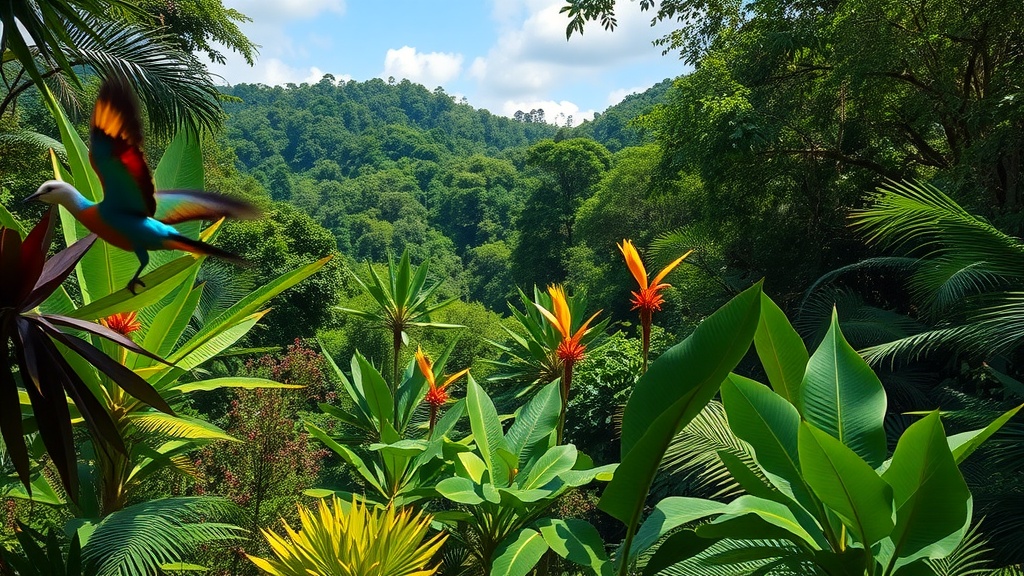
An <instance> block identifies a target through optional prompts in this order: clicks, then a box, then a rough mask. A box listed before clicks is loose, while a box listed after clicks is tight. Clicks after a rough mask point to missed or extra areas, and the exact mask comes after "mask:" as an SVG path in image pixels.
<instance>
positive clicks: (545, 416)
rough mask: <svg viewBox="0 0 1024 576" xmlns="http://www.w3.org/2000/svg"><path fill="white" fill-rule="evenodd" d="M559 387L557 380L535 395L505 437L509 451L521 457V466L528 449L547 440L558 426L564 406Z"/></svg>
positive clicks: (521, 409)
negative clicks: (561, 409) (560, 411)
mask: <svg viewBox="0 0 1024 576" xmlns="http://www.w3.org/2000/svg"><path fill="white" fill-rule="evenodd" d="M558 387H559V382H558V381H557V380H556V381H554V382H551V383H549V384H548V385H546V386H544V387H543V388H541V389H540V391H539V392H537V393H536V394H534V395H533V398H531V399H530V401H529V402H527V403H526V404H525V405H524V406H523V407H522V408H520V409H519V414H518V415H517V416H516V421H515V422H514V423H513V424H512V426H511V427H510V428H509V429H508V434H506V435H505V442H506V443H507V444H508V450H509V452H511V453H513V454H515V455H517V456H518V457H519V463H520V465H523V464H525V463H526V462H525V460H524V457H525V456H526V453H527V450H526V449H527V448H528V447H529V446H533V445H534V444H536V443H538V442H541V441H544V440H547V438H548V437H550V436H551V433H552V432H553V431H554V429H555V426H556V425H557V424H558V412H559V409H560V407H561V404H562V399H561V397H560V394H559V391H558ZM520 467H522V466H520Z"/></svg>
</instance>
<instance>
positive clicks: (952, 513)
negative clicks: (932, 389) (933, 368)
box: [882, 411, 972, 573]
mask: <svg viewBox="0 0 1024 576" xmlns="http://www.w3.org/2000/svg"><path fill="white" fill-rule="evenodd" d="M882 478H883V479H884V480H885V481H886V482H887V483H888V484H889V485H890V486H892V492H893V497H894V499H895V502H896V527H895V528H894V529H893V531H892V535H891V539H892V545H893V547H892V552H891V555H890V559H889V562H888V567H887V573H890V572H891V570H892V569H894V568H899V567H900V566H903V565H906V564H910V563H911V562H913V561H914V560H917V559H919V558H941V557H943V556H945V555H947V554H949V553H951V552H952V551H953V550H954V549H955V548H956V546H957V544H959V543H960V541H961V540H962V539H963V537H964V534H966V532H967V529H968V527H969V525H970V521H971V511H972V502H971V492H970V490H969V489H968V488H967V483H966V482H964V478H963V476H962V475H961V474H960V470H959V469H957V467H956V461H955V460H954V459H953V454H952V452H950V449H949V445H948V444H947V442H946V434H945V431H944V430H943V428H942V422H941V420H939V413H938V412H937V411H936V412H932V413H931V414H929V415H927V416H925V417H924V418H922V419H921V420H919V421H917V422H915V423H913V424H912V425H911V426H910V427H909V428H907V430H906V431H905V432H904V433H903V436H901V437H900V440H899V442H898V443H897V444H896V451H895V452H894V453H893V455H892V463H891V464H890V465H889V468H888V469H887V470H886V471H885V472H884V473H883V474H882Z"/></svg>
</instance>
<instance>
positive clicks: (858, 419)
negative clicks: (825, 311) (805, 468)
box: [800, 309, 888, 468]
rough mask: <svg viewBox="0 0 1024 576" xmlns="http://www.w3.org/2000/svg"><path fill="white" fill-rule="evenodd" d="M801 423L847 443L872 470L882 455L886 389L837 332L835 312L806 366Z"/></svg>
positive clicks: (884, 451) (883, 450) (885, 451)
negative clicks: (812, 426) (806, 422)
mask: <svg viewBox="0 0 1024 576" xmlns="http://www.w3.org/2000/svg"><path fill="white" fill-rule="evenodd" d="M800 406H801V409H802V410H803V412H802V415H803V417H804V419H805V420H807V421H808V422H810V423H811V424H814V426H815V427H817V428H818V429H819V430H824V431H825V432H828V433H829V434H831V435H832V437H834V438H837V439H839V441H841V442H842V443H843V444H846V445H847V446H848V447H849V448H850V449H851V450H853V451H854V452H856V453H857V455H858V456H860V457H861V458H863V459H864V461H865V462H867V463H868V464H869V465H870V466H871V467H872V468H877V467H878V466H879V465H880V464H881V463H882V462H883V461H884V460H885V457H886V454H887V452H888V449H887V448H886V441H885V429H884V428H883V420H884V419H885V409H886V399H885V389H883V388H882V383H881V382H880V381H879V380H878V376H875V373H874V371H873V370H871V367H870V366H868V364H867V362H865V361H864V359H863V358H861V357H860V355H859V354H857V351H856V350H854V349H853V347H852V346H850V344H849V342H847V341H846V338H845V337H844V336H843V333H842V331H841V330H840V328H839V319H838V316H837V315H836V311H835V310H834V309H833V310H832V325H831V326H830V327H829V329H828V333H827V334H825V339H824V340H823V341H822V342H821V344H820V345H819V346H818V349H817V350H815V351H814V354H813V355H812V356H811V359H810V361H809V362H808V363H807V372H806V374H805V375H804V381H803V385H802V388H801V401H800Z"/></svg>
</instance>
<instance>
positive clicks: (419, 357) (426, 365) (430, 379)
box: [416, 346, 434, 388]
mask: <svg viewBox="0 0 1024 576" xmlns="http://www.w3.org/2000/svg"><path fill="white" fill-rule="evenodd" d="M416 364H417V365H419V367H420V374H423V377H424V378H426V379H427V383H429V384H430V387H431V388H433V387H434V368H433V366H431V365H430V360H427V356H426V355H425V354H423V348H422V347H421V346H417V347H416Z"/></svg>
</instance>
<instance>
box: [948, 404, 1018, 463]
mask: <svg viewBox="0 0 1024 576" xmlns="http://www.w3.org/2000/svg"><path fill="white" fill-rule="evenodd" d="M1021 408H1024V404H1021V405H1020V406H1017V407H1016V408H1011V409H1009V410H1007V411H1006V412H1004V413H1003V414H1002V415H1001V416H999V417H998V418H996V419H995V420H993V421H992V422H990V423H989V425H988V426H985V427H984V428H981V429H979V430H971V431H969V432H961V433H960V434H954V435H952V436H950V437H949V438H948V439H947V441H948V443H949V449H950V450H952V451H953V459H954V460H956V463H957V464H958V465H959V464H960V463H961V462H963V461H964V460H966V459H967V457H968V456H970V455H971V454H973V453H974V451H975V450H977V449H978V447H979V446H981V445H982V444H984V443H985V441H986V440H988V439H989V438H991V437H992V435H993V434H995V433H996V432H998V431H999V429H1000V428H1002V427H1003V424H1006V423H1007V422H1009V421H1010V418H1013V417H1014V415H1016V414H1017V412H1019V411H1020V409H1021Z"/></svg>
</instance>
